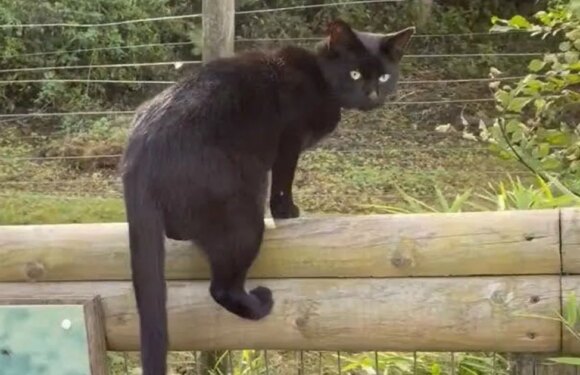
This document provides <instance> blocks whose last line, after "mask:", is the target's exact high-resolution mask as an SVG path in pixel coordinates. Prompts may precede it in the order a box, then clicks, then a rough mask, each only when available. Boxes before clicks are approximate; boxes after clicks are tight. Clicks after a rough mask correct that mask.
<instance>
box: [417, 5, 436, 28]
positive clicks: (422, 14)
mask: <svg viewBox="0 0 580 375" xmlns="http://www.w3.org/2000/svg"><path fill="white" fill-rule="evenodd" d="M416 2H417V26H418V27H423V26H425V24H426V23H427V21H428V20H429V18H430V17H431V10H432V9H433V0H417V1H416Z"/></svg>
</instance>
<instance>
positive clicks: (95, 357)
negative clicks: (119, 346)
mask: <svg viewBox="0 0 580 375" xmlns="http://www.w3.org/2000/svg"><path fill="white" fill-rule="evenodd" d="M84 310H85V324H86V327H87V339H88V342H89V359H90V364H91V375H107V374H108V373H109V370H108V363H107V340H106V331H105V315H104V312H103V308H102V306H101V299H100V297H98V296H97V297H94V298H92V299H91V300H90V301H87V302H86V303H85V304H84Z"/></svg>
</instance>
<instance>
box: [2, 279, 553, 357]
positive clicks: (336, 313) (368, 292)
mask: <svg viewBox="0 0 580 375" xmlns="http://www.w3.org/2000/svg"><path fill="white" fill-rule="evenodd" d="M249 284H250V285H249V286H248V287H252V286H256V285H258V284H260V285H264V286H267V287H270V288H272V290H273V293H274V299H275V306H274V310H273V313H272V314H271V315H270V316H268V317H267V318H266V319H265V320H262V321H258V322H255V321H247V320H243V319H240V318H238V317H236V316H234V315H233V314H230V313H228V312H226V311H225V310H224V309H222V308H221V307H220V306H219V305H217V304H216V303H214V302H213V300H212V299H211V297H210V296H209V293H208V283H207V282H206V281H190V282H169V283H168V285H169V293H168V297H169V298H168V305H167V308H168V312H169V325H170V346H171V348H172V349H173V350H219V349H232V350H235V349H271V350H284V349H288V350H294V349H304V350H343V351H358V350H393V351H415V350H416V351H498V352H554V351H557V350H559V347H560V343H561V342H560V325H559V323H558V322H557V321H554V320H549V319H537V318H534V317H530V316H528V315H549V314H553V312H554V311H558V310H559V306H560V281H559V277H557V276H519V277H478V278H409V279H380V280H379V279H293V280H261V281H260V282H258V281H256V280H254V281H251V282H250V283H249ZM89 292H90V293H94V294H96V295H100V296H101V299H102V305H103V310H104V315H105V322H106V332H107V343H108V348H109V350H119V351H132V350H137V348H138V316H137V314H136V310H135V304H134V298H133V294H132V288H131V284H130V283H129V282H101V283H90V282H78V283H35V284H31V283H4V284H2V289H1V291H0V297H1V298H10V297H11V296H12V297H13V296H21V295H27V296H33V297H35V298H50V296H52V295H66V296H68V297H70V298H72V297H74V296H75V295H76V294H82V295H86V294H87V293H89Z"/></svg>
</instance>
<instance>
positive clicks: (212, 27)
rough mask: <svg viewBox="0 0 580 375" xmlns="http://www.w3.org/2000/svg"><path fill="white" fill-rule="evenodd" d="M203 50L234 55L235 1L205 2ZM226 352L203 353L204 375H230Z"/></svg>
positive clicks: (205, 56)
mask: <svg viewBox="0 0 580 375" xmlns="http://www.w3.org/2000/svg"><path fill="white" fill-rule="evenodd" d="M201 9H202V10H201V12H202V14H203V16H202V17H203V18H202V24H203V48H202V61H203V63H204V64H205V63H207V62H209V61H211V60H213V59H217V58H220V57H228V56H231V55H233V54H234V37H235V1H234V0H203V1H202V5H201ZM224 354H225V352H224V351H211V352H201V353H200V356H199V358H198V360H199V361H200V366H199V367H198V369H199V370H200V372H201V373H202V374H204V375H205V374H210V373H211V371H212V370H214V369H215V370H217V372H218V373H219V374H223V375H225V374H228V373H229V369H228V363H227V361H223V360H222V361H221V362H220V358H222V357H223V355H224Z"/></svg>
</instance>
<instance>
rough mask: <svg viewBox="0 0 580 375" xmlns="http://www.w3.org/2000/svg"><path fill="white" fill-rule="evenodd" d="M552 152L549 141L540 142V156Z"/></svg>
mask: <svg viewBox="0 0 580 375" xmlns="http://www.w3.org/2000/svg"><path fill="white" fill-rule="evenodd" d="M549 153H550V144H549V143H540V145H539V146H538V157H540V158H544V157H546V156H548V154H549Z"/></svg>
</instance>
